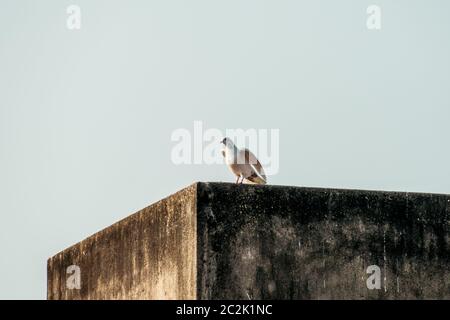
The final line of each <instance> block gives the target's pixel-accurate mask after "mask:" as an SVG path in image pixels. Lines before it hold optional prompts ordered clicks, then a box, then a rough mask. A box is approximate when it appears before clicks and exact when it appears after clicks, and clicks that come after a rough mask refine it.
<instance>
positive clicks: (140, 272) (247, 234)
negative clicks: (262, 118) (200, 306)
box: [48, 183, 450, 299]
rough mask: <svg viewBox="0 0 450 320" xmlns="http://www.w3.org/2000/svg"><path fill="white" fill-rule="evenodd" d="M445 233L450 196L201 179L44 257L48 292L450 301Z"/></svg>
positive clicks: (66, 295) (449, 239)
mask: <svg viewBox="0 0 450 320" xmlns="http://www.w3.org/2000/svg"><path fill="white" fill-rule="evenodd" d="M449 231H450V196H448V195H437V194H419V193H399V192H379V191H361V190H338V189H317V188H300V187H284V186H256V185H235V184H227V183H196V184H193V185H191V186H189V187H188V188H186V189H183V190H181V191H180V192H178V193H176V194H174V195H172V196H170V197H168V198H166V199H163V200H161V201H159V202H157V203H155V204H153V205H151V206H149V207H147V208H145V209H143V210H141V211H139V212H137V213H135V214H133V215H131V216H129V217H128V218H126V219H124V220H122V221H120V222H118V223H116V224H114V225H112V226H111V227H109V228H106V229H105V230H103V231H100V232H99V233H97V234H95V235H93V236H92V237H90V238H88V239H86V240H84V241H82V242H80V243H78V244H76V245H74V246H72V247H70V248H68V249H66V250H64V251H63V252H61V253H59V254H57V255H56V256H54V257H53V258H51V259H49V261H48V298H49V299H220V298H223V299H450V232H449ZM70 265H77V266H79V267H80V275H81V287H80V289H79V290H77V289H68V288H67V285H66V281H67V279H68V277H69V276H70V275H69V274H67V273H66V271H67V268H68V267H69V266H70ZM378 271H379V272H378ZM368 272H369V273H368Z"/></svg>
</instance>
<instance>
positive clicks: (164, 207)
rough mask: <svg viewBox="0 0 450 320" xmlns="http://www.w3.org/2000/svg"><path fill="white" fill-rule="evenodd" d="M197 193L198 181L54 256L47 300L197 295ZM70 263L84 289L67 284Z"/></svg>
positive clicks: (154, 297)
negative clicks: (78, 272) (72, 287)
mask: <svg viewBox="0 0 450 320" xmlns="http://www.w3.org/2000/svg"><path fill="white" fill-rule="evenodd" d="M196 192H197V186H196V184H193V185H191V186H189V187H187V188H185V189H183V190H181V191H179V192H177V193H175V194H174V195H172V196H169V197H167V198H165V199H163V200H161V201H158V202H157V203H155V204H153V205H151V206H149V207H147V208H145V209H142V210H140V211H139V212H137V213H135V214H133V215H131V216H129V217H127V218H125V219H123V220H121V221H119V222H117V223H115V224H113V225H112V226H110V227H108V228H106V229H104V230H102V231H100V232H98V233H96V234H94V235H93V236H91V237H89V238H87V239H85V240H83V241H81V242H80V243H78V244H76V245H74V246H72V247H70V248H68V249H66V250H64V251H62V252H60V253H58V254H57V255H55V256H54V257H52V258H50V259H49V260H48V263H47V266H48V267H47V270H48V280H47V287H48V288H47V290H48V292H47V297H48V299H195V297H196V282H195V279H196V245H197V242H196V241H197V235H196V229H197V225H196V224H197V220H196ZM71 265H76V266H78V267H79V268H80V276H81V279H80V280H81V287H80V289H79V290H78V289H76V288H74V289H70V288H68V287H67V285H66V282H67V279H68V278H69V277H70V274H67V268H68V267H69V266H71Z"/></svg>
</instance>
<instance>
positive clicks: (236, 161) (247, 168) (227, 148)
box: [220, 138, 267, 184]
mask: <svg viewBox="0 0 450 320" xmlns="http://www.w3.org/2000/svg"><path fill="white" fill-rule="evenodd" d="M220 143H222V144H223V145H224V148H223V150H222V155H223V156H224V158H225V163H226V164H227V165H228V167H229V168H230V170H231V172H233V173H234V175H235V176H236V177H237V178H236V184H237V183H240V184H241V183H242V182H243V181H244V180H246V183H253V184H266V183H267V178H266V174H265V173H264V169H263V167H262V165H261V163H260V162H259V161H258V159H257V158H256V157H255V155H254V154H253V153H252V152H251V151H250V150H248V149H242V150H240V149H238V147H236V146H235V145H234V143H233V141H232V140H231V139H230V138H224V139H223V140H222V141H221V142H220ZM239 181H240V182H239Z"/></svg>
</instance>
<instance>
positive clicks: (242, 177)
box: [240, 175, 244, 184]
mask: <svg viewBox="0 0 450 320" xmlns="http://www.w3.org/2000/svg"><path fill="white" fill-rule="evenodd" d="M242 182H244V176H242V175H241V183H240V184H242Z"/></svg>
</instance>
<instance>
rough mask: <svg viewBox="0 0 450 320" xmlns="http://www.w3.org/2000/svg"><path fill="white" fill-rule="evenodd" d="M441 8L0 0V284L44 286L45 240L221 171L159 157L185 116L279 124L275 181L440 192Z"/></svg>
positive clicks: (444, 123)
mask: <svg viewBox="0 0 450 320" xmlns="http://www.w3.org/2000/svg"><path fill="white" fill-rule="evenodd" d="M70 4H76V5H79V6H80V7H81V10H82V29H81V30H79V31H69V30H68V29H67V28H66V18H67V14H66V8H67V6H68V5H70ZM371 4H378V5H379V6H380V7H381V9H382V29H381V30H380V31H369V30H367V28H366V18H367V15H366V8H367V7H368V6H369V5H371ZM449 13H450V2H449V1H447V0H432V1H425V0H421V1H418V0H415V1H413V0H383V1H364V0H344V1H336V0H328V1H325V0H323V1H318V0H308V1H300V0H290V1H286V0H276V1H275V0H272V1H261V0H251V1H250V0H231V1H230V0H227V1H225V0H220V1H218V0H215V1H210V0H201V1H200V0H190V1H181V0H176V1H174V0H164V1H162V0H160V1H149V0H145V1H144V0H142V1H129V0H128V1H124V0H121V1H113V0H104V1H99V0H72V1H65V0H64V1H62V0H42V1H31V0H28V1H25V0H0V164H1V166H0V195H1V198H0V250H1V255H0V298H1V299H6V298H27V299H28V298H37V299H44V298H45V297H46V259H47V258H48V257H49V256H51V255H53V254H55V253H56V252H58V251H60V250H62V249H64V248H66V247H68V246H69V245H71V244H73V243H75V242H78V241H80V240H82V239H83V238H85V237H86V236H89V235H90V234H92V233H94V232H96V231H98V230H100V229H102V228H104V227H106V226H108V225H110V224H112V223H113V222H115V221H117V220H118V219H121V218H123V217H125V216H127V215H128V214H131V213H133V212H134V211H136V210H138V209H140V208H142V207H145V206H147V205H149V204H151V203H152V202H154V201H156V200H158V199H160V198H162V197H165V196H167V195H169V194H170V193H173V192H175V191H177V190H178V189H180V188H182V187H184V186H187V185H189V184H190V183H192V182H194V181H230V182H232V181H234V178H233V176H232V175H231V174H230V173H229V172H228V170H227V168H226V167H224V166H217V165H214V166H205V165H193V166H175V165H174V164H173V163H172V162H171V159H170V151H171V148H172V146H173V143H172V142H171V141H170V136H171V133H172V132H173V130H175V129H177V128H187V129H189V130H192V128H193V121H194V120H201V121H203V122H204V125H205V126H206V127H208V128H218V129H221V130H225V129H227V128H267V129H270V128H275V129H280V171H279V173H278V174H277V175H276V176H272V177H270V182H271V183H273V184H284V185H297V186H317V187H336V188H362V189H383V190H401V191H423V192H439V193H450V167H449V163H450V148H449V145H448V143H447V139H448V138H449V137H450V126H449V120H450V88H449V84H450V61H449V57H450V19H449V18H448V15H449ZM238 112H239V113H238Z"/></svg>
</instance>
